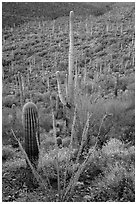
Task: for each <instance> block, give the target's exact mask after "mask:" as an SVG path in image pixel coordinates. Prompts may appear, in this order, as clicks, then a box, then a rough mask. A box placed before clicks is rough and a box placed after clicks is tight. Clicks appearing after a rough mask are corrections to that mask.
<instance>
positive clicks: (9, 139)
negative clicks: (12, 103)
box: [2, 107, 24, 146]
mask: <svg viewBox="0 0 137 204" xmlns="http://www.w3.org/2000/svg"><path fill="white" fill-rule="evenodd" d="M12 117H13V110H12V109H11V108H3V109H2V142H3V144H12V145H13V146H14V145H15V146H16V145H18V144H17V142H16V141H15V139H14V137H13V135H12V133H11V128H12V129H13V130H14V131H15V133H16V135H17V137H18V138H19V139H20V140H21V141H23V138H24V137H23V134H24V133H23V127H22V116H21V110H20V109H19V108H17V107H16V119H15V121H14V124H13V118H12Z"/></svg>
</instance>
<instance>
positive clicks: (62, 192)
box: [2, 2, 135, 202]
mask: <svg viewBox="0 0 137 204" xmlns="http://www.w3.org/2000/svg"><path fill="white" fill-rule="evenodd" d="M72 10H73V11H74V28H73V29H74V30H73V35H74V54H73V57H74V67H73V74H74V77H75V80H74V82H75V84H76V86H75V94H77V95H75V99H74V106H75V111H76V118H75V114H74V118H73V122H74V121H75V119H76V127H75V131H74V127H73V124H71V123H70V124H71V128H70V127H67V125H66V124H67V122H68V121H69V122H70V120H69V119H70V118H69V117H70V116H69V117H68V115H67V112H69V108H68V107H67V106H66V104H65V105H64V104H63V102H62V101H63V100H62V98H61V97H60V92H59V86H58V78H57V73H59V77H60V82H61V83H60V84H61V86H62V90H61V91H62V93H65V92H66V98H67V91H68V90H67V88H66V87H67V86H66V83H67V82H66V81H67V80H68V78H67V77H66V76H68V67H69V46H70V44H69V43H70V41H69V37H70V35H69V32H70V24H69V15H70V11H72ZM57 71H59V72H57ZM65 77H66V78H65ZM68 77H69V76H68ZM78 80H79V81H78ZM77 83H79V84H78V85H79V86H77ZM51 96H52V100H53V101H52V103H51ZM76 96H77V97H76ZM63 97H64V95H63ZM66 98H65V99H66ZM30 101H31V102H33V103H34V104H35V105H36V107H37V109H38V120H39V124H38V125H39V129H40V147H39V148H40V149H39V159H38V168H37V173H38V175H39V176H40V178H41V181H43V182H44V183H45V184H43V182H42V183H40V182H38V184H37V185H31V186H28V185H27V181H26V180H27V179H26V177H27V176H26V175H27V174H26V172H27V165H26V157H24V154H23V152H22V147H23V148H25V146H26V142H25V139H24V129H23V124H22V114H23V111H22V108H23V106H24V104H26V103H27V102H30ZM66 110H67V111H66ZM75 111H74V112H75ZM88 114H91V117H90V119H89V121H88V125H87V123H86V119H87V117H88ZM53 115H54V117H53ZM64 115H65V116H64ZM54 118H55V121H54ZM54 122H55V123H54ZM71 122H72V121H71ZM85 124H86V125H87V126H88V129H86V133H85V134H86V141H85V139H83V137H84V136H83V135H84V133H83V132H84V131H85V127H86V125H85ZM54 125H55V127H54ZM65 125H66V126H65ZM64 127H65V128H66V129H65V128H64ZM31 128H33V127H32V126H31ZM55 130H56V131H55ZM55 132H56V138H60V141H61V144H62V146H61V147H60V146H59V148H58V150H57V151H58V154H57V153H56V139H55V138H54V136H55V134H54V133H55ZM73 132H75V133H74V134H75V138H76V141H77V142H76V141H75V142H74V143H73V145H72V147H73V148H72V149H73V151H72V149H71V151H72V152H71V151H70V145H69V144H71V142H70V141H71V138H72V135H73V134H72V133H73ZM14 134H15V135H16V137H17V139H15V136H14ZM54 139H55V140H54ZM17 140H19V141H20V143H19V142H18V141H17ZM57 141H59V140H57ZM83 141H84V142H85V143H82V142H83ZM98 141H99V145H98V146H97V144H98ZM32 143H33V142H32ZM20 144H21V147H20ZM81 144H82V145H83V146H82V148H81ZM36 146H37V145H36ZM96 146H97V148H96ZM2 147H3V149H2V186H3V188H2V193H3V198H2V199H3V201H4V202H22V201H23V202H39V201H41V202H55V201H65V202H66V201H69V202H81V201H82V202H87V201H90V202H100V201H101V202H103V201H104V202H123V201H124V202H134V201H135V3H133V2H131V3H127V2H125V3H124V2H123V3H97V2H93V3H90V2H88V3H84V2H80V3H75V2H74V3H68V2H64V3H58V2H55V3H47V2H46V3H38V2H36V3H35V2H31V3H23V2H22V3H21V2H20V3H17V2H4V3H2ZM93 150H94V151H93ZM90 152H91V154H89V153H90ZM56 155H58V160H57V166H56V161H55V158H56ZM68 155H71V156H70V158H69V162H67V161H68ZM89 155H90V157H89V158H88V156H89ZM87 158H88V159H87ZM66 163H68V164H67V165H66ZM79 172H80V173H79ZM64 175H65V176H64ZM65 179H66V180H65ZM72 181H73V182H74V183H73V182H72ZM71 182H72V183H73V184H72V183H71ZM34 183H35V182H34ZM45 186H46V188H45Z"/></svg>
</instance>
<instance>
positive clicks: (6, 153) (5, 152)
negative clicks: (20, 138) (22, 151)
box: [2, 145, 15, 161]
mask: <svg viewBox="0 0 137 204" xmlns="http://www.w3.org/2000/svg"><path fill="white" fill-rule="evenodd" d="M14 156H15V151H14V150H13V148H12V147H11V146H10V145H7V146H3V147H2V161H7V160H9V159H12V158H13V157H14Z"/></svg>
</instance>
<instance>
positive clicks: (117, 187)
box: [81, 139, 135, 202]
mask: <svg viewBox="0 0 137 204" xmlns="http://www.w3.org/2000/svg"><path fill="white" fill-rule="evenodd" d="M134 165H135V147H134V146H130V147H126V146H125V145H124V143H123V142H122V141H120V140H118V139H110V140H109V141H108V142H107V144H105V145H104V146H103V147H102V150H101V151H97V150H95V151H94V153H93V154H92V155H91V157H90V159H89V161H88V164H87V165H86V167H85V170H84V171H83V173H82V176H81V180H84V181H85V182H86V178H88V179H90V183H91V194H90V201H92V202H93V201H94V202H99V201H101V202H102V201H104V202H106V201H125V202H127V201H132V202H133V201H134V200H135V175H134V174H135V172H134V171H135V169H134V168H135V167H134Z"/></svg>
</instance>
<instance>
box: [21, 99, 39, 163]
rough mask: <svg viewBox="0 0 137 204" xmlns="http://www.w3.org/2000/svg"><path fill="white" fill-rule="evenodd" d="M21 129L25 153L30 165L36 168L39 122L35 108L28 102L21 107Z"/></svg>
mask: <svg viewBox="0 0 137 204" xmlns="http://www.w3.org/2000/svg"><path fill="white" fill-rule="evenodd" d="M23 128H24V135H25V151H26V153H27V155H28V158H29V159H30V161H31V163H32V164H33V165H34V166H35V167H36V165H37V161H38V157H39V145H40V137H39V120H38V110H37V106H36V105H35V104H34V103H32V102H28V103H26V104H25V105H24V107H23Z"/></svg>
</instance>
